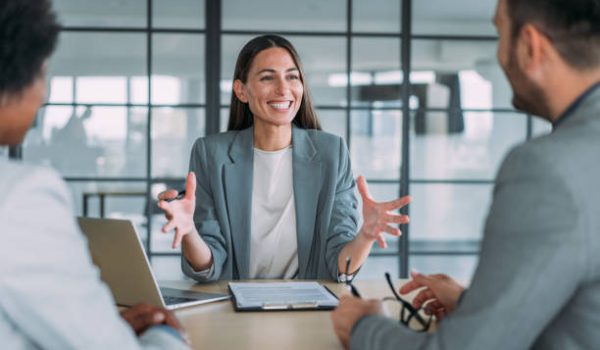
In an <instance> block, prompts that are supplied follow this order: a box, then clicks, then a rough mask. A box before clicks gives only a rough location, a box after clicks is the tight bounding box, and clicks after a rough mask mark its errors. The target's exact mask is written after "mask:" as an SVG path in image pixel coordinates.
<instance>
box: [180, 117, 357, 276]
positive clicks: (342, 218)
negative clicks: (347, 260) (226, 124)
mask: <svg viewBox="0 0 600 350" xmlns="http://www.w3.org/2000/svg"><path fill="white" fill-rule="evenodd" d="M253 137H254V136H253V128H248V129H245V130H241V131H231V132H226V133H221V134H216V135H210V136H207V137H204V138H200V139H198V140H197V141H196V143H195V144H194V147H193V149H192V156H191V160H190V170H191V171H194V172H195V173H196V177H197V182H198V183H197V189H196V211H195V213H194V221H195V223H196V228H197V229H198V232H199V233H200V235H201V236H202V238H203V239H204V241H205V242H206V243H207V244H208V246H209V247H210V249H211V251H212V254H213V261H214V265H213V269H212V270H211V272H210V273H209V274H208V275H207V274H202V273H198V272H195V271H193V269H192V268H191V266H190V265H189V263H188V262H187V260H186V259H185V258H182V269H183V272H184V273H185V274H186V275H187V276H190V277H192V278H194V279H196V280H197V281H199V282H204V281H213V280H217V279H227V280H229V279H246V278H248V277H249V267H250V220H251V209H252V208H251V204H252V198H251V197H252V173H253V164H254V163H253V160H254V139H253ZM292 147H293V151H292V152H293V153H292V154H293V155H292V157H293V160H292V162H293V164H292V171H293V177H294V178H293V182H294V185H293V186H294V201H295V206H296V235H297V237H296V239H297V243H298V268H299V273H298V277H299V278H310V279H313V278H319V279H337V276H338V268H337V267H338V264H337V259H338V254H339V252H340V250H341V249H342V248H343V246H344V245H345V244H346V243H347V242H349V241H351V240H352V239H354V236H355V234H356V231H357V226H358V221H359V214H358V209H357V208H358V202H357V199H356V195H355V193H354V188H355V182H354V179H353V177H352V169H351V167H350V157H349V155H348V149H347V147H346V144H345V143H344V141H343V140H342V139H341V138H340V137H338V136H334V135H330V134H327V133H324V132H321V131H317V130H304V129H300V128H297V127H295V126H294V128H293V131H292Z"/></svg>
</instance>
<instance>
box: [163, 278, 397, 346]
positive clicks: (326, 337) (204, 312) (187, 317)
mask: <svg viewBox="0 0 600 350" xmlns="http://www.w3.org/2000/svg"><path fill="white" fill-rule="evenodd" d="M402 282H403V281H396V285H397V287H399V286H401V285H402ZM322 283H323V284H325V285H326V286H327V287H328V288H329V289H331V291H333V292H334V293H336V294H337V295H338V296H339V295H342V294H348V291H347V289H346V287H345V286H344V284H338V283H333V282H322ZM354 284H355V286H356V287H357V288H358V290H359V291H360V293H361V294H362V296H363V297H364V298H382V297H384V296H391V295H392V294H391V291H390V290H389V287H388V285H387V283H386V282H385V279H383V278H382V279H381V280H362V281H356V282H355V283H354ZM161 285H165V286H171V287H178V288H186V289H187V288H189V289H193V290H198V291H205V292H217V293H227V282H217V283H213V284H206V285H199V284H194V283H192V282H183V281H181V282H179V281H177V282H175V281H169V282H164V283H163V282H161ZM176 315H177V317H178V318H179V320H180V321H181V323H182V324H183V326H184V327H185V329H186V330H187V332H188V334H189V336H190V338H191V340H192V345H193V348H194V349H202V350H214V349H257V350H265V349H278V350H295V349H299V350H300V349H301V350H307V349H311V350H312V349H318V350H326V349H342V346H341V344H340V343H339V341H338V339H337V337H336V336H335V334H334V332H333V325H332V323H331V318H330V312H329V311H272V312H236V311H235V310H234V308H233V305H232V304H231V301H221V302H215V303H210V304H205V305H198V306H194V307H190V308H185V309H181V310H178V311H176Z"/></svg>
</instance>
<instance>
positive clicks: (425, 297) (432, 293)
mask: <svg viewBox="0 0 600 350" xmlns="http://www.w3.org/2000/svg"><path fill="white" fill-rule="evenodd" d="M411 277H412V280H411V281H410V282H408V283H406V284H405V285H404V286H402V288H400V293H401V294H407V293H410V292H412V291H414V290H416V289H419V288H422V287H425V288H424V289H423V290H421V291H420V292H419V293H418V294H417V295H416V296H415V298H414V299H413V306H414V307H415V308H420V307H421V306H422V305H425V312H427V313H429V314H434V315H435V317H436V318H437V319H438V320H441V319H442V318H444V316H446V315H447V314H448V313H450V312H452V311H454V309H455V308H456V306H457V304H458V299H459V298H460V296H461V294H462V293H463V292H464V291H465V288H464V287H463V286H461V285H460V284H458V283H457V282H456V281H454V280H453V279H452V278H450V277H448V276H447V275H444V274H435V275H422V274H420V273H418V272H411Z"/></svg>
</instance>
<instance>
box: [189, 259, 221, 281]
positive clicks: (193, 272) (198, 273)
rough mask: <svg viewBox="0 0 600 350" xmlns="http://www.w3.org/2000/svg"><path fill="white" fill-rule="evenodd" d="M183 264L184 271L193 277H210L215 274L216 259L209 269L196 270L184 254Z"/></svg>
mask: <svg viewBox="0 0 600 350" xmlns="http://www.w3.org/2000/svg"><path fill="white" fill-rule="evenodd" d="M181 264H182V266H183V271H184V272H185V274H186V275H188V276H189V277H192V278H198V279H208V278H209V277H210V276H212V275H213V273H214V271H215V263H214V261H213V263H212V264H211V265H210V267H209V268H208V269H204V270H201V271H196V270H194V268H193V267H192V265H190V263H189V261H187V259H186V258H185V257H184V256H183V255H182V256H181Z"/></svg>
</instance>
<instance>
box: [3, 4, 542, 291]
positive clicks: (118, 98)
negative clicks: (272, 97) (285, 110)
mask: <svg viewBox="0 0 600 350" xmlns="http://www.w3.org/2000/svg"><path fill="white" fill-rule="evenodd" d="M409 1H410V2H411V5H412V11H407V12H403V11H402V8H403V6H404V4H406V3H407V2H409ZM148 3H149V2H148V1H147V0H127V1H118V2H114V1H111V2H109V3H106V4H104V3H102V5H99V4H100V3H97V2H93V1H87V0H86V1H80V0H57V1H56V9H57V12H58V15H59V17H60V18H61V20H62V21H63V24H64V28H63V30H62V33H61V40H60V44H59V47H58V48H57V52H56V54H55V55H54V57H53V58H52V60H51V63H50V69H49V79H48V84H49V100H48V103H47V105H46V106H45V107H44V108H43V109H42V110H41V111H40V112H39V114H38V117H37V119H36V122H35V124H34V126H33V128H32V130H31V132H30V133H29V135H28V137H27V139H26V140H25V143H24V145H23V157H24V158H25V159H26V160H29V161H33V162H36V163H38V164H47V165H52V166H55V167H56V168H57V169H58V170H59V171H60V172H61V174H62V175H63V176H64V177H65V178H66V180H67V181H68V182H69V184H70V185H71V186H72V189H73V190H74V198H75V204H76V208H77V210H78V212H79V213H82V212H83V209H84V206H85V209H86V212H87V214H88V215H93V216H99V215H101V212H102V215H104V216H112V217H125V218H130V219H132V220H133V221H134V222H135V223H136V227H138V228H139V232H140V233H141V234H142V235H143V239H144V244H145V246H146V249H147V252H148V254H149V255H150V256H151V257H152V260H153V266H154V267H155V269H157V270H159V272H158V273H157V275H158V276H159V278H164V279H173V278H179V277H180V276H181V272H180V270H179V256H178V254H179V252H178V251H177V250H175V251H174V250H172V249H171V248H170V242H171V239H172V235H163V234H161V233H160V228H161V226H162V225H163V224H164V222H165V219H164V216H163V215H162V213H161V212H160V210H158V208H156V207H155V200H154V198H155V197H156V195H157V194H158V193H159V192H160V191H162V190H164V189H166V188H182V186H183V181H184V177H185V174H186V173H187V169H188V166H189V164H188V162H189V155H190V154H189V152H190V148H191V145H192V143H193V142H194V140H195V139H196V138H198V137H201V136H204V135H206V134H209V133H214V132H219V131H223V130H225V129H226V126H227V122H228V114H229V103H230V98H231V87H232V75H233V70H234V65H235V60H236V58H237V55H238V53H239V51H240V49H241V48H242V46H243V45H244V44H245V43H246V42H247V41H248V40H250V39H251V38H253V37H254V36H256V35H259V34H262V33H269V32H274V33H283V34H284V36H285V37H287V38H288V39H289V40H290V41H291V42H292V43H293V44H294V45H295V46H296V48H297V49H298V52H299V54H300V56H301V58H302V61H303V64H304V68H305V72H306V84H307V85H308V86H309V87H310V90H311V94H312V97H313V101H314V104H315V108H316V109H317V112H318V115H319V117H320V120H321V123H322V126H323V128H324V130H325V131H328V132H330V133H333V134H336V135H339V136H340V137H342V138H343V139H344V140H345V142H347V144H348V147H349V150H350V156H351V160H352V169H353V172H354V174H355V175H356V176H358V175H364V176H366V177H367V180H368V181H369V188H370V190H371V193H372V195H373V196H374V197H375V198H377V199H380V200H390V199H393V198H396V197H398V195H399V194H400V192H401V190H402V191H403V192H406V191H408V192H409V193H410V194H411V195H412V196H413V203H412V204H411V205H410V214H411V223H410V224H409V225H408V226H407V227H405V228H404V231H405V232H404V236H403V238H400V239H398V238H389V239H388V243H389V247H388V248H385V249H381V248H379V247H375V248H374V249H373V252H372V256H371V257H370V259H369V260H368V262H367V264H366V265H365V266H364V268H363V269H362V272H361V278H378V279H380V278H383V272H384V271H389V272H391V273H393V274H394V275H401V274H402V275H404V276H406V273H407V272H408V271H409V270H410V268H413V267H414V268H416V269H418V270H420V271H422V272H444V273H448V274H450V275H454V276H458V278H459V279H461V280H462V281H465V282H468V281H469V279H470V277H471V274H472V273H473V270H474V266H475V265H476V262H477V257H478V253H479V244H480V239H481V234H482V226H483V223H484V220H485V216H486V214H487V210H488V205H489V203H490V201H491V191H492V188H493V179H494V176H495V174H496V172H497V170H498V167H499V165H500V164H501V161H502V159H503V157H504V156H505V155H506V153H507V152H508V150H509V149H510V148H511V147H513V146H514V145H516V144H518V143H520V142H523V141H525V140H527V139H528V138H531V137H535V136H538V135H543V134H545V133H547V132H549V130H550V128H551V127H550V125H549V124H548V123H545V122H541V121H537V120H532V119H531V116H527V115H524V114H521V113H519V112H517V111H515V110H514V108H513V106H512V104H511V99H512V93H511V91H510V87H509V85H508V83H507V81H506V78H505V77H504V75H503V73H502V70H501V69H500V67H499V66H498V63H497V61H496V57H495V52H496V44H497V39H496V33H495V29H494V28H493V26H492V24H491V18H492V15H493V13H494V10H495V9H494V6H495V2H494V1H492V0H485V1H479V0H460V1H454V2H447V1H446V2H445V1H441V0H431V1H414V0H400V1H384V0H369V1H367V0H350V1H348V0H333V1H318V0H310V1H300V2H298V1H292V0H284V1H283V2H282V1H274V0H259V1H245V0H211V1H210V2H207V1H193V0H174V1H166V0H152V1H151V5H152V6H151V7H148V6H147V5H148ZM219 6H220V8H221V11H220V15H221V17H220V18H219V20H220V21H214V19H215V17H214V16H215V14H218V11H215V8H217V7H219ZM218 22H220V26H218V24H219V23H218ZM409 23H412V27H411V28H410V30H406V29H407V28H404V26H405V25H407V24H409ZM209 26H210V28H208V27H209ZM213 35H214V36H213ZM403 52H408V53H409V55H410V57H403V56H402V53H403ZM215 58H218V59H219V60H218V61H216V60H215ZM215 62H218V64H219V66H220V67H217V65H216V64H215ZM207 66H208V67H207ZM213 69H214V70H213ZM215 71H216V72H218V74H214V75H211V74H210V72H215ZM408 83H410V84H409V85H406V84H408ZM405 87H406V89H405ZM214 96H216V97H217V102H216V103H215V102H214ZM213 104H216V106H214V105H213ZM6 153H7V151H6V150H4V156H6ZM65 154H68V155H69V157H65ZM1 156H2V150H0V157H1ZM66 158H69V159H68V160H66ZM403 174H404V176H403ZM123 192H125V193H123ZM100 194H103V198H104V201H103V203H104V204H103V205H101V204H100V203H101V200H100ZM84 196H85V197H86V198H87V200H86V201H87V202H86V203H87V204H86V205H84V202H85V201H84V200H83V197H84ZM102 208H103V209H102ZM101 209H102V210H101ZM147 232H152V235H151V239H147V238H146V237H147V236H148V234H147ZM405 248H406V249H407V250H406V251H407V254H403V253H404V252H405V250H404V249H405ZM171 277H173V278H171Z"/></svg>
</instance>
